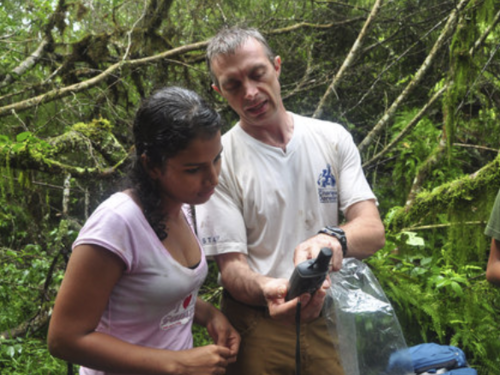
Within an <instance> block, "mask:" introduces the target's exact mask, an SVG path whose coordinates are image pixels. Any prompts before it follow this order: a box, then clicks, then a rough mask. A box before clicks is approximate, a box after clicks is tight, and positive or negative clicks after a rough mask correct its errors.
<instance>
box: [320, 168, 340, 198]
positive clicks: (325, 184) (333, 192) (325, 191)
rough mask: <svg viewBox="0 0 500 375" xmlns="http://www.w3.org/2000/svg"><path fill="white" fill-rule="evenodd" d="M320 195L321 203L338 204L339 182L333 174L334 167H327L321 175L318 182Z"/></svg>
mask: <svg viewBox="0 0 500 375" xmlns="http://www.w3.org/2000/svg"><path fill="white" fill-rule="evenodd" d="M317 184H318V194H319V201H320V203H336V202H337V189H336V187H335V186H336V185H337V181H336V180H335V176H334V175H333V173H332V166H331V165H330V164H327V165H326V169H323V171H322V172H321V173H320V175H319V177H318V180H317Z"/></svg>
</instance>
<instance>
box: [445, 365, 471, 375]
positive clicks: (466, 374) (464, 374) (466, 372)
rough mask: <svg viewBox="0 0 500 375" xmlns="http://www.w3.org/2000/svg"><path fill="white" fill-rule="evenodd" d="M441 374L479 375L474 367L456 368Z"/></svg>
mask: <svg viewBox="0 0 500 375" xmlns="http://www.w3.org/2000/svg"><path fill="white" fill-rule="evenodd" d="M441 375H477V371H476V370H474V369H473V368H472V367H462V368H455V369H453V370H451V371H448V372H445V373H443V374H441Z"/></svg>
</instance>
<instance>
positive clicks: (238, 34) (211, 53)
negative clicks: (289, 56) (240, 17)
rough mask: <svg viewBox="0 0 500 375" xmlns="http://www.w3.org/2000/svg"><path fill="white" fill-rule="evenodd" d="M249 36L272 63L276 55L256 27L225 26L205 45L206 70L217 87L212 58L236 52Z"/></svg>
mask: <svg viewBox="0 0 500 375" xmlns="http://www.w3.org/2000/svg"><path fill="white" fill-rule="evenodd" d="M250 38H253V39H255V40H256V41H257V42H259V43H260V44H261V45H262V46H263V47H264V51H265V53H266V55H267V57H268V59H269V61H270V62H271V64H273V63H274V58H275V56H276V55H275V54H274V52H273V50H272V49H271V47H269V44H268V43H267V40H266V38H264V37H263V36H262V34H261V33H260V32H259V31H258V30H257V29H254V28H244V27H239V26H233V27H225V28H223V29H221V30H220V31H219V32H218V33H217V34H216V35H215V36H214V37H213V38H211V39H210V41H209V42H208V46H207V55H206V61H207V66H208V71H209V72H210V77H211V78H212V82H213V83H214V84H215V85H216V86H217V87H219V81H218V80H217V77H216V76H215V74H214V72H213V70H212V64H211V63H212V60H213V59H214V58H215V57H216V56H218V55H230V54H234V53H236V50H237V49H238V47H240V46H241V45H243V44H244V43H245V42H246V41H247V40H248V39H250Z"/></svg>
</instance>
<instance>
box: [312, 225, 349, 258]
mask: <svg viewBox="0 0 500 375" xmlns="http://www.w3.org/2000/svg"><path fill="white" fill-rule="evenodd" d="M318 233H324V234H328V235H329V236H332V237H335V238H336V239H337V240H338V241H339V242H340V246H341V247H342V255H343V256H344V257H345V256H346V254H347V238H346V236H345V232H344V231H343V230H342V229H341V228H339V227H331V226H329V225H327V226H325V227H323V228H321V229H320V231H319V232H318Z"/></svg>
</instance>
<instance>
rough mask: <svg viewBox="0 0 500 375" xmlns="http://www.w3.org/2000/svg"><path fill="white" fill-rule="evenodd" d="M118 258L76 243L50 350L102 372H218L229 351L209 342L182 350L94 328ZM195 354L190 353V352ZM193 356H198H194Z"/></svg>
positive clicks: (119, 270) (116, 274) (116, 275)
mask: <svg viewBox="0 0 500 375" xmlns="http://www.w3.org/2000/svg"><path fill="white" fill-rule="evenodd" d="M124 267H125V266H124V263H123V262H122V261H121V260H120V259H119V257H118V256H116V255H114V254H113V253H111V252H109V251H107V250H106V249H103V248H100V247H99V246H93V245H80V246H77V247H75V249H74V251H73V254H72V255H71V257H70V261H69V263H68V268H67V270H66V275H65V277H64V280H63V282H62V285H61V289H60V290H59V293H58V296H57V298H56V303H55V306H54V312H53V314H52V318H51V323H50V327H49V332H48V345H49V350H50V352H51V354H53V355H54V356H56V357H59V358H62V359H64V360H66V361H69V362H71V363H75V364H79V365H83V366H85V367H90V368H94V369H97V370H101V371H109V372H124V373H140V374H216V373H220V371H221V369H224V368H225V366H227V360H226V357H229V355H230V353H229V352H230V351H229V349H227V348H224V347H219V346H215V345H212V346H208V347H203V348H197V349H191V350H186V351H181V352H174V351H169V350H160V349H153V348H147V347H142V346H138V345H133V344H131V343H128V342H124V341H122V340H119V339H117V338H115V337H112V336H110V335H107V334H104V333H100V332H96V331H95V329H96V327H97V325H98V323H99V320H100V318H101V315H102V313H103V311H104V309H105V307H106V305H107V303H108V300H109V297H110V295H111V291H112V290H113V288H114V286H115V284H116V283H117V282H118V280H119V279H120V277H121V276H122V274H123V272H124ZM195 350H196V351H198V353H196V354H194V353H191V354H190V353H188V352H191V351H195ZM193 358H196V360H193Z"/></svg>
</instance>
